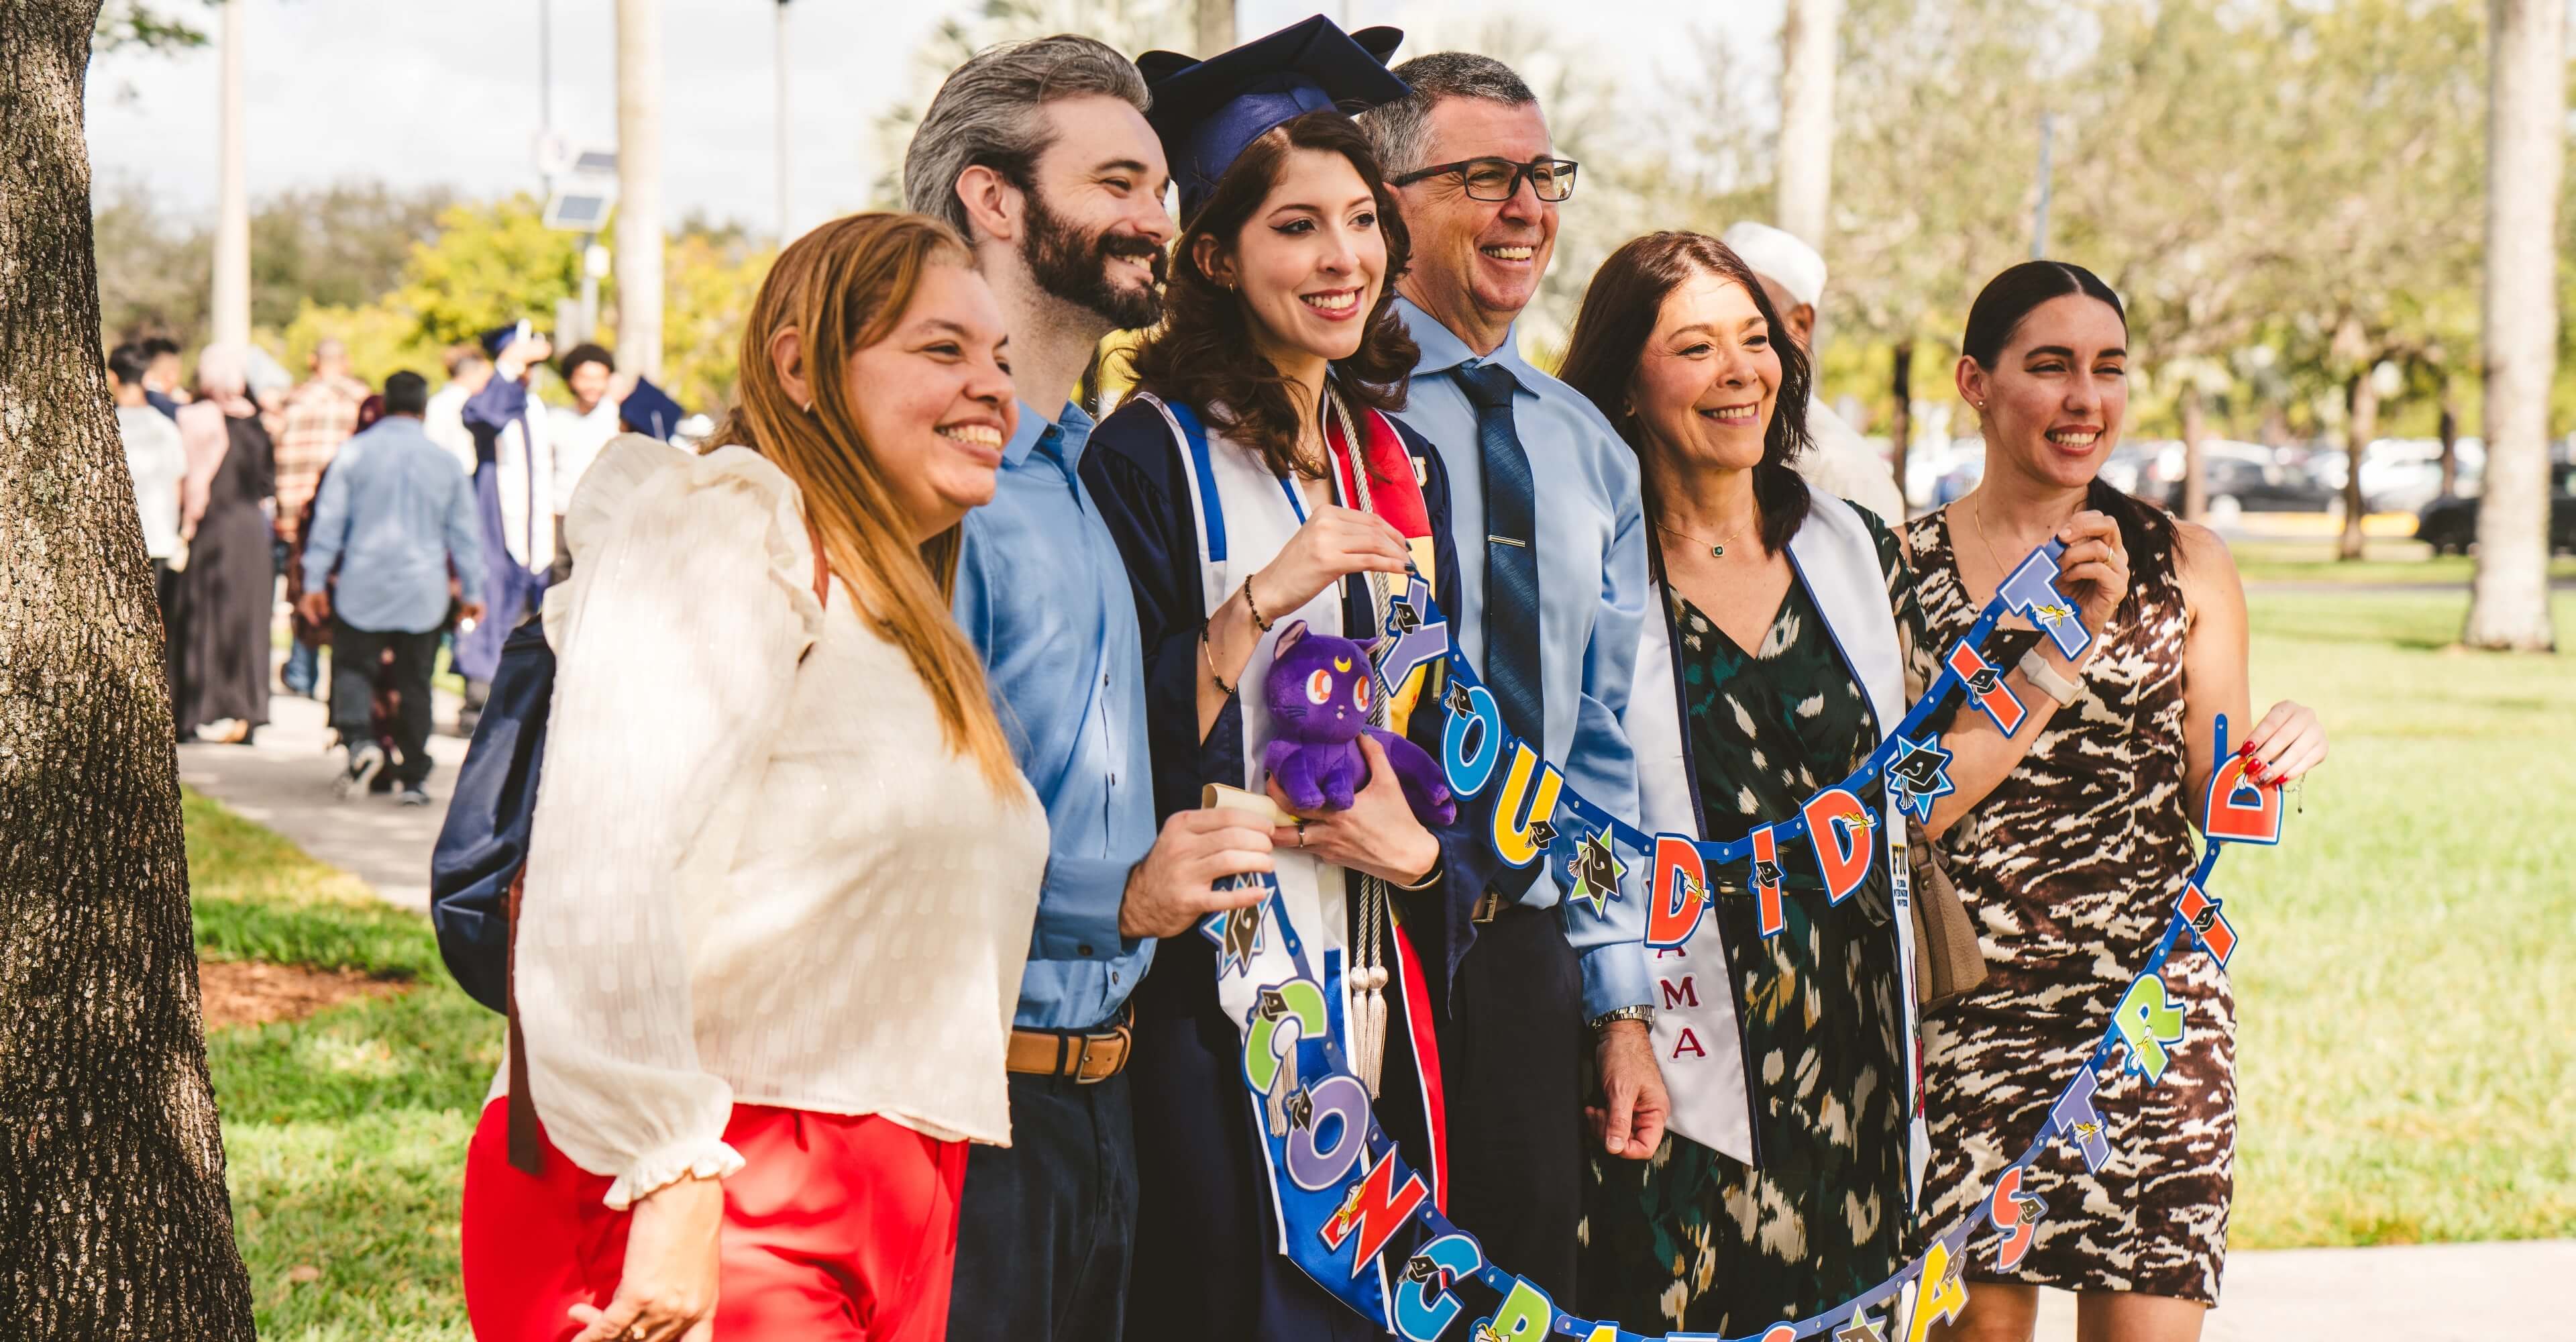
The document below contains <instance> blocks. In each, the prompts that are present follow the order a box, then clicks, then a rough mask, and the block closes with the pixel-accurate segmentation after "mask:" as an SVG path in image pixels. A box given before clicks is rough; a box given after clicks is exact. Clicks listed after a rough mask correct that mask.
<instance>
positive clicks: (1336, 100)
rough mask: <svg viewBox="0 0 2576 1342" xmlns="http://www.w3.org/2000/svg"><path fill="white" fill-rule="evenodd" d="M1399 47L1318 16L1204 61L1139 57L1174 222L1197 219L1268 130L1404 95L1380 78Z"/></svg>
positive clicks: (1389, 34)
mask: <svg viewBox="0 0 2576 1342" xmlns="http://www.w3.org/2000/svg"><path fill="white" fill-rule="evenodd" d="M1403 41H1404V31H1403V30H1402V29H1400V28H1362V29H1361V30H1359V31H1358V32H1356V33H1345V32H1343V31H1342V29H1341V26H1340V25H1338V24H1336V23H1334V22H1333V21H1332V20H1331V19H1328V18H1325V17H1324V16H1323V15H1321V14H1318V15H1316V16H1314V17H1313V18H1310V19H1307V20H1306V21H1304V22H1302V23H1296V24H1291V25H1289V26H1288V27H1285V28H1282V29H1280V30H1279V31H1278V32H1275V33H1272V34H1270V35H1269V36H1267V37H1261V38H1255V39H1254V40H1252V41H1250V42H1246V43H1244V44H1243V45H1241V46H1239V47H1236V48H1235V49H1234V50H1232V51H1228V52H1224V53H1222V54H1219V55H1215V56H1210V57H1208V58H1207V59H1205V60H1200V59H1198V58H1196V57H1192V56H1184V55H1182V54H1180V53H1179V52H1176V51H1149V52H1146V53H1145V54H1144V55H1142V56H1139V57H1137V58H1136V68H1137V69H1138V70H1139V71H1142V72H1143V73H1144V76H1145V83H1146V86H1147V87H1148V88H1150V89H1151V90H1152V91H1153V95H1154V101H1153V106H1152V107H1151V108H1149V109H1148V110H1147V111H1146V113H1145V120H1146V121H1147V122H1149V123H1151V124H1152V126H1153V127H1154V134H1155V135H1157V136H1158V137H1160V138H1161V139H1162V141H1163V156H1164V157H1165V158H1168V159H1170V160H1171V164H1172V182H1173V184H1174V185H1175V186H1177V187H1179V188H1180V195H1181V218H1182V219H1183V220H1184V221H1187V220H1188V219H1189V218H1190V217H1191V216H1193V215H1195V214H1197V213H1198V212H1199V207H1200V206H1203V205H1205V204H1207V200H1208V197H1209V196H1210V195H1212V194H1213V193H1214V192H1215V191H1216V184H1217V180H1218V179H1219V178H1222V177H1224V176H1225V170H1226V169H1227V168H1230V167H1232V166H1234V161H1235V159H1237V158H1239V157H1241V156H1242V154H1243V151H1244V150H1246V149H1248V148H1250V147H1251V146H1252V142H1253V141H1255V140H1258V139H1260V138H1261V137H1262V136H1264V135H1267V134H1269V133H1270V131H1271V129H1272V128H1273V127H1276V126H1278V125H1280V124H1282V123H1283V122H1288V121H1294V120H1296V119H1297V118H1298V117H1301V116H1304V115H1306V114H1307V113H1308V112H1324V111H1340V112H1343V113H1346V114H1347V113H1353V112H1364V111H1366V110H1368V109H1369V108H1372V107H1376V106H1379V105H1380V104H1383V103H1390V102H1393V101H1395V100H1396V99H1398V98H1401V97H1403V96H1405V95H1406V94H1407V93H1409V92H1411V91H1412V90H1411V89H1409V88H1407V87H1406V86H1405V83H1404V81H1403V80H1401V79H1398V78H1396V77H1395V76H1394V75H1392V74H1389V73H1387V69H1386V62H1387V58H1388V57H1390V56H1393V55H1394V54H1395V49H1396V47H1398V46H1399V45H1401V44H1402V43H1403Z"/></svg>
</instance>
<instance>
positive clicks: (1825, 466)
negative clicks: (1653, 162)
mask: <svg viewBox="0 0 2576 1342" xmlns="http://www.w3.org/2000/svg"><path fill="white" fill-rule="evenodd" d="M1719 241H1721V242H1724V243H1725V244H1726V245H1727V246H1728V247H1729V248H1730V249H1732V250H1733V251H1734V253H1735V254H1736V255H1737V256H1740V257H1742V258H1744V264H1745V265H1746V266H1747V267H1749V268H1750V269H1751V270H1752V271H1753V274H1754V277H1755V278H1757V279H1759V280H1761V281H1762V288H1763V290H1764V292H1766V293H1767V294H1768V295H1769V296H1770V298H1771V306H1772V307H1774V308H1776V309H1778V310H1779V313H1780V320H1781V322H1782V324H1784V325H1786V326H1787V327H1788V328H1789V336H1790V338H1791V339H1793V340H1796V341H1797V342H1798V348H1800V349H1802V350H1807V351H1809V352H1810V353H1811V354H1812V353H1813V352H1814V348H1815V339H1816V306H1817V304H1819V303H1822V302H1823V301H1824V297H1825V258H1823V257H1822V256H1819V255H1817V254H1816V249H1815V248H1813V247H1810V246H1808V245H1807V244H1806V243H1804V242H1801V241H1799V239H1798V235H1796V234H1794V233H1791V232H1788V231H1787V230H1785V229H1778V228H1773V227H1772V226H1770V225H1769V224H1757V223H1754V222H1753V221H1752V220H1749V219H1748V220H1744V221H1742V222H1740V223H1737V224H1735V225H1734V226H1732V227H1730V228H1728V229H1727V230H1726V233H1725V236H1723V237H1722V238H1720V239H1719ZM1807 435H1808V437H1809V438H1811V439H1812V440H1814V444H1815V446H1814V447H1813V449H1812V450H1810V451H1808V452H1807V453H1805V454H1804V455H1802V456H1801V457H1799V458H1798V462H1797V466H1798V473H1799V474H1800V475H1803V476H1805V477H1807V482H1808V483H1809V484H1812V485H1814V486H1815V487H1816V488H1818V489H1821V490H1824V491H1826V492H1827V493H1830V494H1834V495H1838V496H1840V497H1842V498H1846V499H1849V500H1851V501H1852V502H1853V503H1856V504H1859V505H1860V506H1861V507H1863V508H1867V509H1869V510H1870V511H1871V512H1873V513H1876V514H1878V517H1879V520H1880V521H1882V522H1885V523H1887V524H1888V525H1889V526H1891V527H1902V526H1904V525H1905V495H1904V494H1903V493H1902V492H1900V491H1899V490H1898V489H1897V487H1896V473H1895V472H1894V471H1893V470H1892V469H1890V468H1889V466H1888V464H1887V460H1886V458H1884V457H1882V456H1880V455H1879V453H1878V450H1877V449H1876V448H1873V447H1871V446H1870V445H1869V442H1868V441H1867V440H1866V439H1864V438H1862V437H1861V436H1860V433H1859V431H1858V430H1856V429H1854V428H1852V426H1851V425H1849V424H1846V423H1844V422H1843V418H1842V416H1840V415H1837V414H1835V413H1834V412H1833V411H1832V410H1830V409H1828V408H1827V407H1826V405H1825V401H1824V398H1823V397H1821V396H1816V397H1812V398H1810V400H1809V402H1808V406H1807Z"/></svg>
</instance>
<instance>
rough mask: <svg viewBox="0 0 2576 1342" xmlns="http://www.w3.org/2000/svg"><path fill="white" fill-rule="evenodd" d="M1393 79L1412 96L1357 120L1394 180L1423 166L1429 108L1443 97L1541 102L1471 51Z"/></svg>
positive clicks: (1417, 63) (1434, 59)
mask: <svg viewBox="0 0 2576 1342" xmlns="http://www.w3.org/2000/svg"><path fill="white" fill-rule="evenodd" d="M1394 74H1395V77H1396V78H1398V79H1401V80H1403V81H1404V82H1405V84H1406V86H1408V87H1410V88H1411V89H1412V90H1413V92H1411V93H1410V94H1407V95H1406V96H1404V97H1402V98H1398V99H1396V100H1395V101H1394V102H1391V103H1387V104H1385V105H1384V106H1382V107H1374V108H1371V109H1369V110H1368V111H1365V112H1362V113H1360V115H1359V123H1360V129H1362V130H1364V131H1366V132H1368V137H1369V145H1370V147H1371V148H1373V149H1375V150H1376V151H1377V161H1378V167H1379V168H1380V169H1381V170H1383V171H1384V172H1385V173H1386V175H1387V176H1388V177H1390V178H1394V177H1401V176H1403V175H1404V174H1406V173H1408V172H1411V171H1413V170H1414V169H1416V168H1419V167H1421V166H1423V164H1422V160H1423V159H1424V157H1426V156H1427V154H1428V153H1429V149H1430V144H1431V109H1432V108H1433V107H1435V106H1437V105H1438V104H1439V103H1440V101H1441V100H1442V99H1444V98H1482V99H1484V100H1485V101H1487V102H1496V103H1501V104H1503V105H1504V106H1506V107H1527V106H1529V105H1530V104H1532V103H1535V102H1537V101H1538V95H1537V94H1535V93H1532V92H1530V86H1529V85H1528V84H1526V83H1524V82H1522V80H1521V77H1520V76H1519V75H1516V74H1514V73H1512V67H1510V66H1508V65H1505V64H1503V63H1502V62H1501V61H1498V60H1495V59H1494V58H1493V57H1491V56H1479V55H1477V54H1475V53H1474V52H1471V51H1437V52H1433V53H1432V54H1430V55H1428V56H1416V57H1414V58H1413V59H1412V60H1409V61H1406V62H1405V63H1404V64H1402V65H1399V66H1397V67H1395V71H1394Z"/></svg>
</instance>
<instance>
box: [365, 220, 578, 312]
mask: <svg viewBox="0 0 2576 1342" xmlns="http://www.w3.org/2000/svg"><path fill="white" fill-rule="evenodd" d="M580 246H581V244H580V236H579V235H578V234H574V233H567V232H563V231H560V230H557V229H550V228H548V227H546V225H545V220H544V217H543V202H541V201H538V200H537V199H535V198H534V197H532V196H528V195H525V194H520V195H515V196H511V197H509V198H508V199H505V200H500V201H491V202H483V203H459V204H455V205H450V206H448V207H447V208H446V209H445V210H443V211H441V212H440V213H439V216H438V232H437V236H436V238H435V239H434V240H432V241H428V242H423V243H419V244H416V245H415V246H413V247H412V249H411V255H410V258H409V259H408V260H407V261H406V262H405V264H404V266H403V273H402V282H401V284H400V285H399V287H397V288H396V289H395V290H394V291H393V292H392V293H390V294H387V295H386V296H385V302H386V304H387V305H389V306H392V307H395V308H398V309H401V310H403V311H405V312H408V313H409V314H411V317H412V319H413V320H414V321H415V322H416V323H418V326H419V331H420V336H421V338H422V339H423V340H427V341H431V342H434V343H436V344H441V345H445V344H454V343H457V342H461V341H467V340H472V339H474V338H475V337H476V336H477V335H479V334H480V333H482V332H484V331H488V330H490V329H492V328H493V327H495V326H505V325H508V324H509V323H511V322H514V321H518V320H519V319H521V318H523V317H524V318H528V319H530V320H533V321H535V322H536V323H538V324H539V325H540V326H551V325H552V324H553V321H554V311H555V303H556V301H557V300H559V299H565V298H571V297H574V296H575V295H577V294H578V293H579V292H580V279H579V273H580V272H579V271H578V269H577V268H576V267H577V266H578V265H579V263H580ZM602 325H603V326H605V325H606V322H605V321H603V322H602Z"/></svg>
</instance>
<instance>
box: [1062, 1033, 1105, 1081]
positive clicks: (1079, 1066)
mask: <svg viewBox="0 0 2576 1342" xmlns="http://www.w3.org/2000/svg"><path fill="white" fill-rule="evenodd" d="M1075 1038H1076V1039H1077V1040H1079V1041H1080V1042H1081V1045H1082V1046H1081V1047H1080V1048H1078V1049H1076V1050H1074V1054H1073V1070H1072V1071H1070V1072H1068V1073H1067V1075H1069V1076H1071V1077H1072V1078H1073V1084H1075V1085H1077V1086H1089V1085H1096V1084H1098V1083H1099V1082H1100V1080H1101V1078H1099V1077H1096V1076H1092V1075H1089V1070H1090V1067H1091V1041H1092V1040H1094V1039H1097V1038H1099V1036H1098V1035H1090V1034H1085V1035H1077V1036H1075Z"/></svg>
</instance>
